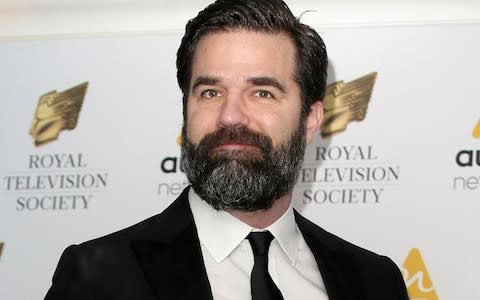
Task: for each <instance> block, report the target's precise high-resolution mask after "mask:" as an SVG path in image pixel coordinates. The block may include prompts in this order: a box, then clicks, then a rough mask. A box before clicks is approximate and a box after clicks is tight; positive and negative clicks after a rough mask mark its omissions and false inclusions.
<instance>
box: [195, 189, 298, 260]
mask: <svg viewBox="0 0 480 300" xmlns="http://www.w3.org/2000/svg"><path fill="white" fill-rule="evenodd" d="M188 201H189V202H190V208H191V209H192V214H193V219H194V221H195V225H196V227H197V232H198V237H199V239H200V241H201V242H202V243H203V245H204V246H205V247H206V248H207V250H208V251H209V252H210V254H211V255H212V257H213V258H214V259H215V261H216V262H217V263H220V262H222V261H223V260H224V259H225V258H227V257H228V256H229V255H230V253H232V251H233V250H235V248H236V247H237V246H238V245H239V244H240V243H241V242H242V241H243V240H244V239H245V237H246V236H247V235H248V234H249V233H250V232H251V231H258V229H255V228H253V227H251V226H250V225H248V224H246V223H243V222H242V221H240V220H239V219H237V218H235V217H234V216H232V215H231V214H230V213H228V212H226V211H217V210H215V209H214V208H213V207H211V206H210V205H209V204H208V203H206V202H205V201H203V200H202V199H201V198H200V196H198V195H197V194H196V193H195V191H194V190H193V189H192V188H191V189H190V190H189V192H188ZM265 230H269V231H270V232H271V233H272V234H273V236H274V237H275V240H277V242H278V244H279V245H280V248H281V249H282V250H283V252H285V254H286V255H287V256H288V258H289V259H290V262H291V263H292V264H295V261H296V259H297V245H298V235H299V234H300V232H299V230H298V228H297V226H296V223H295V217H294V214H293V207H292V205H290V207H289V208H288V210H287V211H286V212H285V213H284V214H283V215H282V216H281V217H280V218H279V219H278V220H277V221H275V223H273V224H272V225H270V226H269V227H267V228H266V229H265Z"/></svg>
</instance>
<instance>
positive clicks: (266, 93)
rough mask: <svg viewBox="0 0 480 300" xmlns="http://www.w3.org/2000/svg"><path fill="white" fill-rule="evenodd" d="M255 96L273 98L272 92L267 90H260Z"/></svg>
mask: <svg viewBox="0 0 480 300" xmlns="http://www.w3.org/2000/svg"><path fill="white" fill-rule="evenodd" d="M255 96H257V97H260V98H267V99H269V98H273V95H272V93H270V92H269V91H265V90H260V91H257V92H255Z"/></svg>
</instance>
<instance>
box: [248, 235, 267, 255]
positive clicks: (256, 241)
mask: <svg viewBox="0 0 480 300" xmlns="http://www.w3.org/2000/svg"><path fill="white" fill-rule="evenodd" d="M247 239H248V241H249V242H250V246H252V250H253V255H255V256H258V255H261V256H266V255H267V254H268V248H269V247H270V243H271V242H272V240H273V235H272V234H271V233H270V231H257V232H250V233H249V234H248V236H247Z"/></svg>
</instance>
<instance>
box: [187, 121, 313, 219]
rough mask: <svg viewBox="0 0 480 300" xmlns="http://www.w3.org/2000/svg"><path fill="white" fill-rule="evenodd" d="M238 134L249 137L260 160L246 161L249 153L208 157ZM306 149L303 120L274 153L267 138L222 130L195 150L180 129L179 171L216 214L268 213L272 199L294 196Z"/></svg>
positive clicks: (233, 139) (274, 148) (234, 130)
mask: <svg viewBox="0 0 480 300" xmlns="http://www.w3.org/2000/svg"><path fill="white" fill-rule="evenodd" d="M237 131H240V132H237ZM242 134H244V135H245V136H249V137H251V138H249V139H247V140H249V141H252V145H254V146H256V147H258V148H259V149H260V150H261V155H249V154H248V152H249V150H244V151H241V150H240V151H236V150H233V151H232V150H230V151H226V150H223V151H222V150H220V151H212V149H215V147H216V145H217V144H216V141H218V140H221V139H222V137H223V138H224V140H225V139H227V140H229V138H230V137H232V136H235V137H237V136H240V137H242ZM227 136H229V137H228V138H227ZM230 140H231V141H235V138H234V137H232V138H230ZM305 145H306V140H305V124H304V121H303V120H302V121H300V122H299V126H298V128H297V130H296V131H295V132H294V133H293V134H292V136H291V137H290V138H289V139H288V140H287V141H285V142H283V143H282V144H280V145H278V146H277V147H272V142H271V139H270V138H269V137H268V136H264V135H261V134H258V133H255V132H252V131H250V130H248V129H245V128H244V129H240V130H239V129H236V128H226V129H220V130H219V131H217V132H215V133H213V134H209V135H206V136H205V137H204V138H203V139H202V141H200V143H199V145H198V146H196V145H194V144H193V143H192V142H191V141H190V140H189V139H188V138H187V135H186V128H185V125H184V128H183V139H182V168H183V170H184V171H185V173H186V175H187V178H188V180H189V181H190V183H191V185H192V187H193V189H194V191H195V192H196V193H197V194H198V195H199V196H200V197H201V198H202V199H203V200H204V201H206V202H207V203H208V204H210V205H211V206H212V207H213V208H215V209H216V210H230V209H233V210H240V211H256V210H262V209H269V208H270V207H272V205H273V203H274V201H275V200H276V199H279V198H281V197H283V196H284V195H286V194H287V193H288V192H290V191H291V190H293V187H294V185H295V183H296V181H297V177H298V173H299V171H300V169H301V166H302V162H303V156H304V154H305ZM245 151H246V152H247V153H245ZM212 152H213V154H212ZM250 154H251V153H250ZM256 154H258V153H256Z"/></svg>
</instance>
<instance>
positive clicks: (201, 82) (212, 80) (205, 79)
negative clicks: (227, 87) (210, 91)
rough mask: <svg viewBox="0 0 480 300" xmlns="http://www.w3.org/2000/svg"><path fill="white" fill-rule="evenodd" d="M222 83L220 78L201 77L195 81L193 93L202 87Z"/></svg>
mask: <svg viewBox="0 0 480 300" xmlns="http://www.w3.org/2000/svg"><path fill="white" fill-rule="evenodd" d="M218 82H220V79H219V78H216V77H211V76H199V77H197V79H195V82H193V85H192V92H195V89H196V88H198V87H199V86H200V85H214V84H217V83H218Z"/></svg>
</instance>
